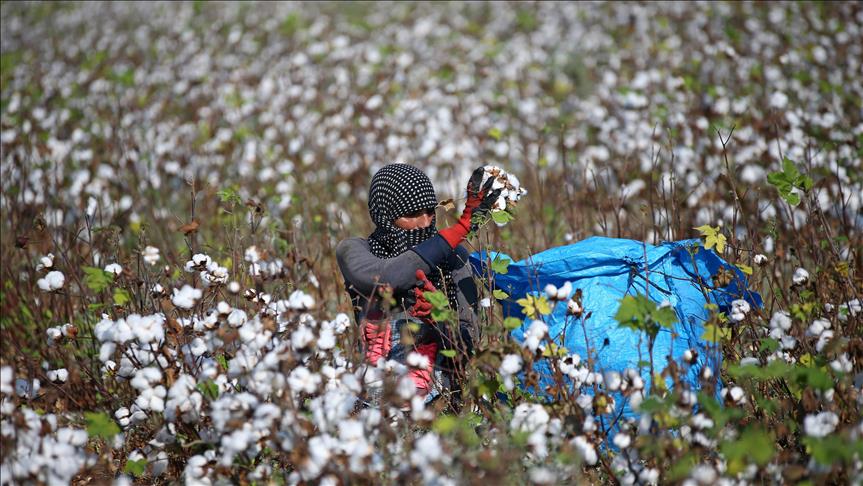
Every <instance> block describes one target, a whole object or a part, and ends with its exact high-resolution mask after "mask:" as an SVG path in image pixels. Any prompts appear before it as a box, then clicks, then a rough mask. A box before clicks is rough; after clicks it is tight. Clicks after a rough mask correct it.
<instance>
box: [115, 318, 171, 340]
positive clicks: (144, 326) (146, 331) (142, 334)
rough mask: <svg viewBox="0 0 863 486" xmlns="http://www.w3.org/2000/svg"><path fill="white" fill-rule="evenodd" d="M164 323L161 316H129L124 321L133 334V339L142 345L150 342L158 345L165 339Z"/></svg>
mask: <svg viewBox="0 0 863 486" xmlns="http://www.w3.org/2000/svg"><path fill="white" fill-rule="evenodd" d="M164 322H165V318H164V317H163V316H162V315H161V314H153V315H149V316H143V317H142V316H140V315H138V314H130V315H129V316H128V317H126V321H125V323H126V325H128V326H129V328H130V329H131V331H132V332H133V333H134V335H135V338H137V339H138V341H140V342H141V343H143V344H146V343H151V342H155V343H160V342H162V341H163V340H164V339H165V328H164V327H163V324H164ZM118 327H119V326H118Z"/></svg>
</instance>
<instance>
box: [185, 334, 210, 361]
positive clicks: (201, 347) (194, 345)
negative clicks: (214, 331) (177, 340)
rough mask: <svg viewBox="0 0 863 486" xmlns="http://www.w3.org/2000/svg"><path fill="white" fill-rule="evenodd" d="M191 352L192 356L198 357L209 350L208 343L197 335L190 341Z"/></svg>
mask: <svg viewBox="0 0 863 486" xmlns="http://www.w3.org/2000/svg"><path fill="white" fill-rule="evenodd" d="M189 352H191V353H192V356H194V357H196V358H198V357H200V356H202V355H203V354H204V353H206V352H207V343H206V342H204V340H203V339H201V338H199V337H196V338H195V339H193V340H192V342H191V343H189Z"/></svg>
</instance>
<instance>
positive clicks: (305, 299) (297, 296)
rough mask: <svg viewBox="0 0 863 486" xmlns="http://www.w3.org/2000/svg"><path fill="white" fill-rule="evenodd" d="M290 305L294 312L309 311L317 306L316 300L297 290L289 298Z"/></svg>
mask: <svg viewBox="0 0 863 486" xmlns="http://www.w3.org/2000/svg"><path fill="white" fill-rule="evenodd" d="M288 305H289V306H290V307H291V309H294V310H309V309H312V308H313V307H314V306H315V299H314V297H312V296H311V295H309V294H307V293H305V292H303V291H302V290H295V291H293V292H292V293H291V295H290V297H288Z"/></svg>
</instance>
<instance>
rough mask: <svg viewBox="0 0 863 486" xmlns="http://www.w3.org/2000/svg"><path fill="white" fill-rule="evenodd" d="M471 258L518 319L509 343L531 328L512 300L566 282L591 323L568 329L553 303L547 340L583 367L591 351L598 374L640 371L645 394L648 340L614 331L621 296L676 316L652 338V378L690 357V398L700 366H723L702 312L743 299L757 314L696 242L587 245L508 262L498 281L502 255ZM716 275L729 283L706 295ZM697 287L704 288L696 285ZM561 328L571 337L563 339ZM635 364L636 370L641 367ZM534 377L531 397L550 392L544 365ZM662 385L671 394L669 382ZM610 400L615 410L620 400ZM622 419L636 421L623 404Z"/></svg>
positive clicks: (754, 302) (753, 300)
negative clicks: (645, 300)
mask: <svg viewBox="0 0 863 486" xmlns="http://www.w3.org/2000/svg"><path fill="white" fill-rule="evenodd" d="M470 258H471V264H472V265H473V267H474V269H475V271H476V272H478V273H479V275H480V276H484V277H489V276H491V277H493V278H492V279H489V280H490V281H491V282H493V286H494V288H496V289H500V290H503V291H504V292H506V293H507V294H508V295H509V297H508V298H507V299H505V300H502V301H501V304H502V306H503V313H504V316H505V317H520V318H523V319H524V322H523V324H522V326H521V327H519V328H517V329H515V330H514V331H512V337H513V338H515V339H516V340H518V341H519V342H523V340H524V333H525V331H526V330H527V329H528V327H529V325H530V323H531V322H532V320H531V319H529V318H526V316H524V315H523V313H522V310H521V306H520V305H518V304H517V303H516V302H515V301H516V300H518V299H521V298H523V297H525V296H526V295H527V294H542V293H543V289H544V288H545V286H546V285H547V284H554V285H555V286H557V287H561V286H562V285H563V284H564V283H565V282H567V281H569V282H571V283H572V286H573V293H574V292H575V290H576V289H581V291H582V304H583V307H584V315H588V314H590V318H588V319H586V320H585V321H584V327H585V328H584V330H582V326H581V324H580V322H579V323H576V322H575V321H576V320H575V319H572V318H570V319H569V321H567V316H566V304H565V303H558V304H557V305H556V306H555V307H554V309H553V312H552V313H551V314H550V315H548V316H545V317H544V321H545V323H546V324H547V325H548V327H549V336H551V337H552V338H556V339H555V342H556V343H557V344H558V345H561V346H564V347H566V349H567V350H568V351H569V352H570V353H577V354H578V355H579V356H580V357H581V358H582V359H585V358H586V357H587V356H588V354H587V345H586V342H587V343H589V345H590V347H591V353H592V356H593V357H594V359H596V360H597V363H596V370H597V371H602V372H608V371H617V372H621V373H622V372H623V371H624V370H625V369H626V368H633V369H639V368H640V369H641V376H642V379H644V382H645V389H646V390H649V389H650V382H651V378H652V377H651V376H650V368H649V367H648V366H643V364H644V362H646V361H648V349H647V347H648V344H647V337H646V336H645V335H644V334H643V333H639V332H637V331H634V330H631V329H628V328H622V327H619V326H618V322H617V321H616V320H615V318H614V316H615V314H616V313H617V310H618V307H619V306H620V300H621V299H622V298H623V297H624V296H626V295H628V294H629V295H636V294H642V295H647V296H648V297H649V298H650V299H651V300H652V301H654V302H656V303H659V304H662V303H667V304H669V305H671V306H672V307H673V308H674V310H675V312H676V314H677V318H678V322H677V323H675V324H674V326H673V328H672V329H668V328H661V329H660V331H659V334H658V335H657V336H656V340H655V343H654V348H653V356H654V363H655V371H656V372H660V371H662V369H664V368H665V365H666V362H667V360H666V357H667V356H670V357H671V359H673V360H675V361H677V362H678V363H682V356H683V353H684V352H685V351H686V350H687V349H694V350H696V351H697V352H698V357H697V359H696V361H695V362H694V363H693V364H692V365H691V366H690V367H689V368H688V371H687V373H686V374H685V376H684V377H682V381H684V382H686V383H687V384H688V385H689V388H690V389H691V390H693V391H695V390H698V389H699V379H698V376H699V373H700V372H701V370H702V368H703V367H704V366H710V367H711V368H712V370H711V371H713V375H714V376H717V377H718V376H719V367H720V365H721V359H722V357H721V355H720V354H719V350H718V349H717V346H715V345H712V344H711V343H710V342H706V341H705V340H704V339H702V335H703V334H704V330H705V329H704V324H705V321H706V320H707V319H708V317H709V311H708V310H707V309H705V305H706V304H708V303H713V304H716V305H718V306H719V308H720V310H722V311H727V310H729V309H730V307H731V302H732V301H734V300H736V299H745V300H747V301H748V302H749V303H750V305H751V306H753V307H760V306H761V297H760V296H759V295H758V294H757V293H754V292H751V291H749V290H747V285H748V281H747V279H746V275H745V274H744V273H743V272H741V271H740V270H739V269H738V268H736V267H735V266H733V265H729V264H728V263H726V262H725V261H723V260H722V259H721V258H720V257H719V256H718V255H717V254H716V253H715V252H713V251H712V250H706V249H704V247H703V246H701V244H700V241H699V240H685V241H677V242H666V243H662V244H661V245H658V246H654V245H648V244H645V243H642V242H640V241H633V240H625V239H617V238H605V237H592V238H589V239H586V240H584V241H581V242H578V243H575V244H572V245H567V246H562V247H558V248H552V249H549V250H546V251H543V252H541V253H538V254H536V255H533V256H531V257H529V258H526V259H525V260H522V261H519V262H512V263H510V265H509V267H508V271H507V273H501V274H494V273H493V272H492V271H491V269H490V265H489V263H490V262H491V261H493V260H495V259H504V258H505V259H510V258H509V257H508V256H507V255H505V254H502V253H498V252H489V253H488V254H487V253H486V252H475V253H473V254H472V255H471V257H470ZM645 262H646V263H647V268H648V271H647V272H645ZM721 268H724V269H725V270H726V271H727V272H729V273H728V274H730V275H732V278H731V281H730V282H729V283H728V284H727V285H725V286H723V287H721V288H709V287H714V277H716V276H717V273H718V272H719V271H720V269H721ZM699 279H702V280H701V281H703V282H704V283H705V287H708V288H702V286H701V285H698V283H697V282H698V281H699ZM648 286H649V290H648ZM565 325H567V326H568V327H569V329H566V332H565V333H564V326H565ZM585 333H586V335H587V341H585ZM639 362H641V364H642V366H639ZM534 371H535V372H537V373H539V375H540V381H539V385H540V386H539V390H530V391H531V392H533V393H538V394H544V391H543V390H545V387H546V386H548V385H552V384H554V381H553V379H552V377H551V373H550V371H549V368H548V364H547V363H546V362H545V361H544V360H539V361H538V362H536V363H535V365H534ZM666 385H667V386H669V387H671V386H672V382H671V380H670V378H669V379H668V380H667V383H666ZM585 388H588V387H585ZM718 388H719V387H717V391H718ZM585 391H586V392H588V393H591V392H592V391H591V390H585ZM615 400H616V402H617V403H618V404H620V403H621V401H620V397H619V396H618V397H615ZM623 415H624V416H632V415H634V412H633V411H632V410H630V408H629V406H628V404H624V410H623Z"/></svg>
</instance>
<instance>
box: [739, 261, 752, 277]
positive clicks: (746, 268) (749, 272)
mask: <svg viewBox="0 0 863 486" xmlns="http://www.w3.org/2000/svg"><path fill="white" fill-rule="evenodd" d="M737 268H739V269H740V271H741V272H743V273H745V274H746V275H752V267H750V266H749V265H744V264H742V263H738V264H737Z"/></svg>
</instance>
